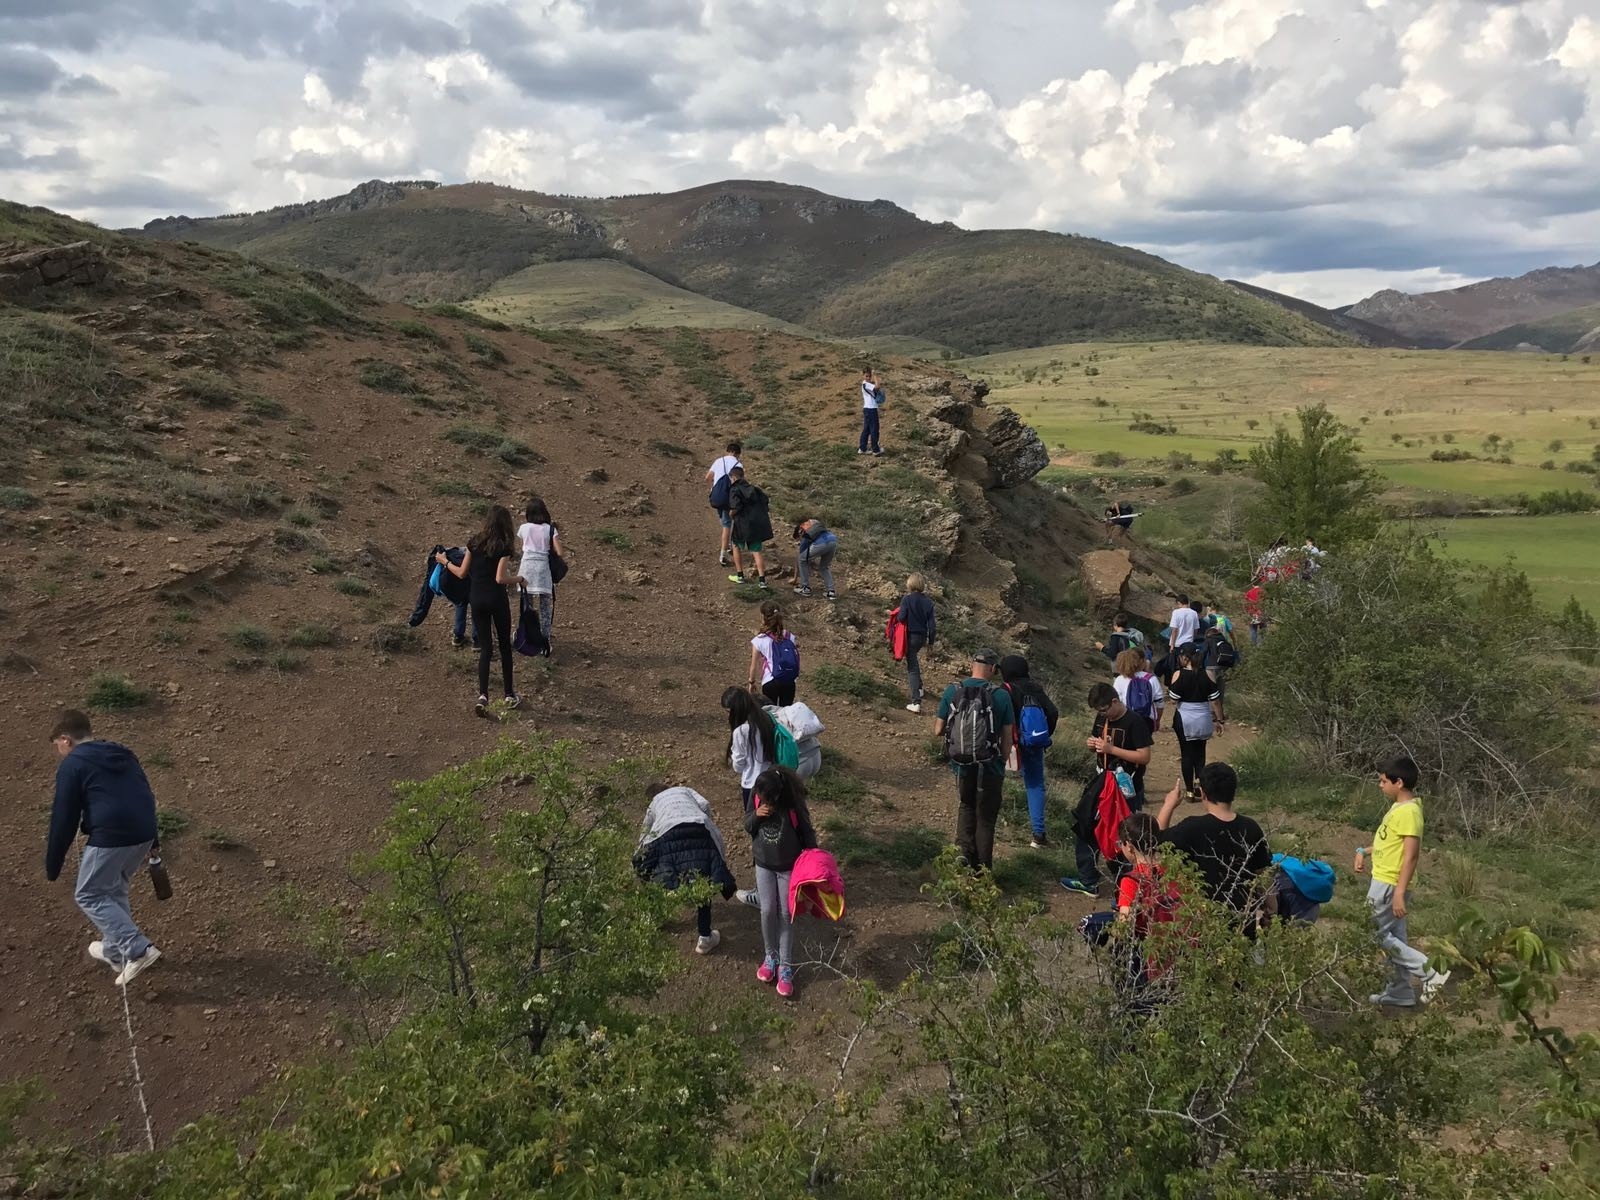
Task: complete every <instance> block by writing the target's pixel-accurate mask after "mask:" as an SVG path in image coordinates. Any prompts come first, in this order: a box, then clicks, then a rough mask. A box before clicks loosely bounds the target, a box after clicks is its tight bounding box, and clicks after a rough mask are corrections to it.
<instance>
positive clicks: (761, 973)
mask: <svg viewBox="0 0 1600 1200" xmlns="http://www.w3.org/2000/svg"><path fill="white" fill-rule="evenodd" d="M777 977H778V960H777V959H776V958H774V957H773V956H772V955H770V954H769V955H767V956H766V958H764V959H762V960H761V965H760V966H759V967H757V968H756V978H757V979H759V980H760V981H761V982H762V983H771V982H772V981H773V980H774V979H776V978H777Z"/></svg>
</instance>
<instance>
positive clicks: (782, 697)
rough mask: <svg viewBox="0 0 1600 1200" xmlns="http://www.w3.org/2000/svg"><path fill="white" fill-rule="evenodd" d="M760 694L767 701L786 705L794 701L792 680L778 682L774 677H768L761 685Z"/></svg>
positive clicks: (781, 705) (782, 705)
mask: <svg viewBox="0 0 1600 1200" xmlns="http://www.w3.org/2000/svg"><path fill="white" fill-rule="evenodd" d="M761 694H762V695H763V696H765V697H766V698H767V701H768V703H770V704H776V705H778V706H780V707H786V706H788V705H790V704H793V703H794V680H792V679H791V680H789V681H788V682H787V683H779V682H778V681H777V680H776V679H769V680H767V681H766V682H765V683H763V684H762V685H761Z"/></svg>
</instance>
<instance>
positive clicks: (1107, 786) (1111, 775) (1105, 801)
mask: <svg viewBox="0 0 1600 1200" xmlns="http://www.w3.org/2000/svg"><path fill="white" fill-rule="evenodd" d="M1101 777H1102V780H1103V782H1102V783H1101V784H1100V804H1099V806H1098V807H1097V808H1096V810H1095V822H1094V840H1095V844H1096V845H1098V846H1099V847H1100V853H1101V854H1102V855H1104V856H1105V859H1106V861H1107V862H1109V861H1110V860H1111V859H1114V858H1116V856H1117V830H1118V829H1120V828H1121V827H1122V822H1123V821H1124V820H1125V819H1126V818H1127V816H1128V814H1129V813H1130V812H1131V811H1133V810H1132V809H1130V808H1129V807H1128V799H1127V797H1126V796H1124V795H1123V794H1122V789H1121V788H1120V787H1118V786H1117V773H1116V772H1115V771H1104V772H1102V776H1101Z"/></svg>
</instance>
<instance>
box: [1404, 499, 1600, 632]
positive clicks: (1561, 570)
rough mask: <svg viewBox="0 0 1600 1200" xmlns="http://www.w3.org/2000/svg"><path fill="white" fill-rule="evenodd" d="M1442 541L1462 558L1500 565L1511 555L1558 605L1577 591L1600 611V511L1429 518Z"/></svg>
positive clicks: (1586, 604) (1583, 601)
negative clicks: (1444, 519) (1447, 518)
mask: <svg viewBox="0 0 1600 1200" xmlns="http://www.w3.org/2000/svg"><path fill="white" fill-rule="evenodd" d="M1424 527H1425V528H1428V529H1437V531H1438V535H1439V541H1440V545H1441V546H1442V547H1443V549H1444V550H1445V551H1446V552H1447V553H1448V554H1449V555H1450V556H1451V557H1452V558H1456V559H1459V560H1461V561H1462V562H1468V563H1475V564H1481V565H1482V566H1485V567H1494V566H1499V565H1500V564H1502V563H1504V562H1506V561H1507V560H1508V559H1509V560H1511V561H1512V562H1513V563H1515V564H1516V567H1517V569H1518V570H1521V571H1524V572H1526V573H1527V576H1528V582H1529V583H1531V584H1533V587H1534V590H1535V591H1536V592H1538V593H1539V595H1540V596H1541V597H1543V599H1544V600H1546V601H1547V602H1548V603H1550V604H1553V605H1560V604H1564V603H1565V602H1566V599H1567V597H1568V596H1576V597H1577V598H1578V601H1579V603H1581V604H1582V605H1583V606H1584V607H1585V608H1587V609H1589V610H1590V611H1591V612H1600V513H1565V514H1562V515H1560V516H1552V517H1458V518H1456V519H1455V520H1453V521H1438V522H1427V523H1426V524H1425V525H1424Z"/></svg>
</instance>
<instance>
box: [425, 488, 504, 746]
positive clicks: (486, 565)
mask: <svg viewBox="0 0 1600 1200" xmlns="http://www.w3.org/2000/svg"><path fill="white" fill-rule="evenodd" d="M515 550H516V535H515V534H514V533H513V532H512V530H511V510H510V509H508V508H506V506H505V505H503V504H495V505H491V506H490V508H489V512H488V515H486V516H485V517H484V519H483V528H482V529H480V530H479V531H478V532H477V533H475V534H473V535H472V538H471V540H469V541H468V542H467V552H466V554H464V555H463V556H462V558H461V562H460V563H459V564H457V563H453V562H451V561H450V560H449V558H447V557H446V556H445V555H444V554H437V555H435V556H434V557H435V559H436V561H437V562H438V563H439V564H440V565H441V566H443V567H444V568H445V569H446V570H448V571H449V572H450V573H451V574H452V575H454V576H455V577H456V578H457V579H465V580H467V581H468V582H469V583H470V584H471V585H472V587H471V590H470V592H469V593H468V595H467V603H468V604H469V605H471V606H472V637H473V640H474V641H476V642H477V643H478V704H477V711H478V715H479V716H480V717H486V716H488V715H489V660H490V659H491V658H492V657H493V647H494V645H495V643H496V642H498V643H499V646H500V678H501V682H502V683H504V684H505V693H506V706H507V707H508V708H518V707H520V706H521V704H522V699H521V697H519V696H518V695H517V690H516V688H515V687H514V686H513V685H512V679H511V599H510V597H509V596H508V595H507V594H506V588H507V586H508V585H510V584H511V583H512V582H514V581H515V579H516V575H515V574H514V573H513V571H512V570H511V555H512V554H513V552H514V551H515ZM491 631H492V632H493V634H494V639H493V640H492V641H491V640H490V636H489V635H490V632H491Z"/></svg>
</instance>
